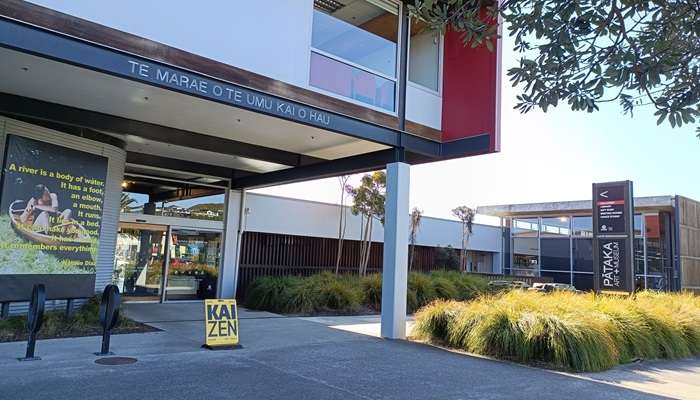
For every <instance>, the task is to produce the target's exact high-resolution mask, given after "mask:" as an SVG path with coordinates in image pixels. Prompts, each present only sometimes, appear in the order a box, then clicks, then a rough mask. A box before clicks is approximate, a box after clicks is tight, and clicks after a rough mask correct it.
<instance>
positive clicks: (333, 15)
mask: <svg viewBox="0 0 700 400" xmlns="http://www.w3.org/2000/svg"><path fill="white" fill-rule="evenodd" d="M324 3H327V2H325V1H318V0H317V1H315V2H314V17H313V28H312V36H311V46H312V47H313V48H314V49H317V50H321V51H323V52H325V53H328V54H331V55H333V56H336V57H338V58H341V59H343V60H345V61H349V62H350V63H352V64H356V65H359V66H362V67H365V68H368V69H370V70H373V71H376V72H379V73H381V74H383V75H386V76H390V77H395V76H396V49H397V38H398V28H399V18H398V7H379V6H377V5H375V4H373V3H374V2H369V1H362V0H360V1H352V2H348V4H342V3H340V2H333V3H337V4H334V5H333V6H329V5H328V4H324Z"/></svg>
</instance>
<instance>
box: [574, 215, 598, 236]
mask: <svg viewBox="0 0 700 400" xmlns="http://www.w3.org/2000/svg"><path fill="white" fill-rule="evenodd" d="M571 224H572V227H573V231H574V236H581V237H590V238H592V237H593V217H588V216H584V217H574V218H573V221H572V222H571Z"/></svg>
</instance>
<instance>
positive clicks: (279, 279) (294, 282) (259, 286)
mask: <svg viewBox="0 0 700 400" xmlns="http://www.w3.org/2000/svg"><path fill="white" fill-rule="evenodd" d="M299 281H300V278H298V277H294V276H264V277H262V278H258V279H256V280H255V281H253V282H252V283H251V285H250V286H249V287H248V291H247V293H246V299H245V302H244V304H245V306H246V307H248V308H251V309H254V310H266V311H271V312H285V311H286V310H287V309H288V308H289V306H288V304H289V302H290V300H291V299H290V297H291V293H290V292H291V291H293V290H294V288H296V287H297V286H298V285H299V284H300V283H299Z"/></svg>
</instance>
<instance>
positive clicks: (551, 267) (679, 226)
mask: <svg viewBox="0 0 700 400" xmlns="http://www.w3.org/2000/svg"><path fill="white" fill-rule="evenodd" d="M699 205H700V203H698V202H697V201H694V200H691V199H688V198H685V197H682V196H654V197H638V198H635V200H634V206H635V214H634V272H635V277H636V287H638V288H647V289H656V290H673V291H677V290H693V291H698V290H700V276H699V275H698V274H699V273H700V267H699V265H698V251H700V250H699V249H700V238H699V237H698V232H700V230H699V229H698V226H700V224H699V221H700V220H699V219H698V218H699V217H698V206H699ZM478 212H479V213H482V214H487V215H493V216H499V217H501V218H502V221H503V227H504V228H503V229H504V246H503V248H504V253H503V257H502V259H503V265H502V268H503V271H504V272H506V273H509V274H514V275H528V276H546V277H551V278H552V279H553V280H554V282H560V283H568V284H572V285H574V286H575V287H576V288H577V289H581V290H590V289H592V288H593V267H594V266H593V219H592V215H591V202H590V201H570V202H553V203H536V204H514V205H500V206H483V207H479V208H478Z"/></svg>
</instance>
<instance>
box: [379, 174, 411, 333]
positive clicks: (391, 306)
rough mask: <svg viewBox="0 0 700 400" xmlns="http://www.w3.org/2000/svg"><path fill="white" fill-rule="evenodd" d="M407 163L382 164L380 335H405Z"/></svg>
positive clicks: (408, 181) (408, 176)
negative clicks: (382, 250)
mask: <svg viewBox="0 0 700 400" xmlns="http://www.w3.org/2000/svg"><path fill="white" fill-rule="evenodd" d="M409 183H410V167H409V165H408V164H406V163H401V162H397V163H392V164H388V165H387V168H386V208H385V221H384V272H383V277H382V337H385V338H389V339H405V338H406V290H407V285H408V225H409V215H408V189H409Z"/></svg>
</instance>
